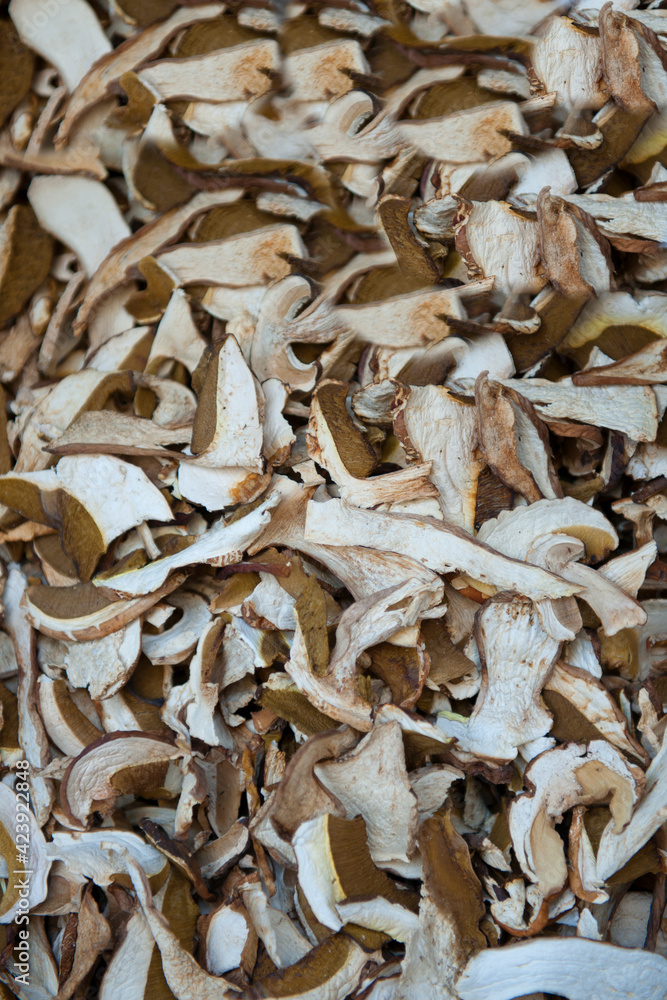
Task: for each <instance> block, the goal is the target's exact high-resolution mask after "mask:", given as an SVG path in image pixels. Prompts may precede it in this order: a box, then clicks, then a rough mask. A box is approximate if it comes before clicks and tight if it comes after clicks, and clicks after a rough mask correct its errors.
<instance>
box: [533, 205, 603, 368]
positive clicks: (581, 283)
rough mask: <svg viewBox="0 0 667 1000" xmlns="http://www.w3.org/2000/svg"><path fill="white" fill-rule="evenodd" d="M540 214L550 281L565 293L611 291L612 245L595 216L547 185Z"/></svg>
mask: <svg viewBox="0 0 667 1000" xmlns="http://www.w3.org/2000/svg"><path fill="white" fill-rule="evenodd" d="M537 217H538V224H539V227H540V256H541V259H542V264H543V266H544V269H545V273H546V277H547V279H548V280H549V281H550V282H551V284H552V285H553V286H554V287H555V288H557V289H558V291H559V292H561V293H562V294H563V295H584V296H587V295H590V294H591V293H592V292H595V294H597V295H599V294H601V293H603V292H608V291H609V287H610V279H611V258H610V253H609V246H608V244H607V243H606V241H605V240H604V239H603V238H602V236H601V235H600V233H599V231H598V229H597V227H596V225H595V223H594V221H593V219H592V217H591V216H590V215H589V214H588V213H587V212H585V211H583V209H581V208H578V207H577V206H576V205H571V204H569V203H568V202H567V201H565V200H564V199H563V198H559V197H557V196H554V195H552V194H551V193H550V191H548V190H546V189H543V190H542V191H541V192H540V194H539V196H538V198H537ZM575 384H576V383H575Z"/></svg>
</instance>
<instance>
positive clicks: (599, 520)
mask: <svg viewBox="0 0 667 1000" xmlns="http://www.w3.org/2000/svg"><path fill="white" fill-rule="evenodd" d="M547 534H555V535H561V534H563V535H570V536H572V537H574V538H579V539H580V540H581V541H582V542H583V543H584V544H585V546H586V555H587V557H588V558H589V559H601V558H602V557H603V556H605V555H606V554H607V553H608V552H609V551H610V550H611V549H615V548H616V546H617V545H618V535H617V534H616V531H615V530H614V528H613V526H612V524H611V523H610V521H608V520H607V518H606V517H605V516H604V514H602V513H600V511H597V510H594V509H593V508H592V507H589V506H588V505H587V504H585V503H582V502H581V500H575V498H574V497H565V498H563V499H560V500H538V501H537V502H536V503H531V504H530V506H528V507H517V508H515V509H514V510H512V511H502V512H501V513H500V514H499V516H498V517H497V518H494V519H493V520H489V521H485V522H484V524H483V525H482V526H481V527H480V529H479V532H478V534H477V537H478V539H479V540H480V541H483V542H486V543H487V544H488V545H491V546H493V547H494V548H496V549H497V550H498V551H499V552H504V553H506V555H508V556H511V557H512V558H513V559H526V558H527V557H528V553H529V551H530V548H531V545H533V543H534V542H535V541H536V540H537V539H538V538H539V537H540V536H542V535H547Z"/></svg>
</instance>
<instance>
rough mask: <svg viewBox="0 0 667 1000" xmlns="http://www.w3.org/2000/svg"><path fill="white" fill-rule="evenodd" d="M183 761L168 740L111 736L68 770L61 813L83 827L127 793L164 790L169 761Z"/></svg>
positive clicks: (138, 735)
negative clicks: (93, 813) (96, 812)
mask: <svg viewBox="0 0 667 1000" xmlns="http://www.w3.org/2000/svg"><path fill="white" fill-rule="evenodd" d="M179 757H183V750H181V749H179V748H178V747H176V746H175V745H174V743H173V741H172V740H171V739H170V737H169V736H162V735H159V736H158V735H157V734H152V735H149V734H146V733H142V732H134V733H132V732H131V733H110V734H109V735H107V736H102V737H100V739H98V740H96V741H95V742H94V743H91V744H90V746H88V747H87V748H86V749H85V750H84V751H83V753H81V754H79V756H78V757H76V758H75V759H74V760H73V761H72V762H71V763H70V765H69V766H68V768H67V771H66V772H65V776H64V778H63V781H62V784H61V789H60V797H61V805H62V808H63V812H64V813H65V815H66V816H67V817H68V818H69V820H70V821H71V822H72V823H74V824H77V823H78V824H85V822H86V820H87V819H88V817H89V816H90V814H91V812H93V811H95V809H101V808H102V809H108V808H109V806H111V808H113V803H114V802H115V800H116V798H117V797H118V795H120V794H123V793H124V792H125V790H126V789H132V790H134V791H135V792H136V791H138V790H139V789H140V790H141V792H140V794H143V795H146V794H147V793H150V792H154V793H156V797H161V796H160V795H159V791H160V789H162V788H163V785H164V781H165V779H166V778H167V771H168V769H169V765H170V762H171V761H175V760H178V758H179Z"/></svg>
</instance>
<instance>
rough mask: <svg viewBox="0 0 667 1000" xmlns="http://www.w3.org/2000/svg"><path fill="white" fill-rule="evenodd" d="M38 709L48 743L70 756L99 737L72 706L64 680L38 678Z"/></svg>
mask: <svg viewBox="0 0 667 1000" xmlns="http://www.w3.org/2000/svg"><path fill="white" fill-rule="evenodd" d="M39 710H40V714H41V716H42V720H43V722H44V728H45V729H46V732H47V734H48V736H49V739H50V740H51V742H52V743H54V744H55V745H56V746H57V747H58V749H59V750H62V752H63V753H64V754H67V755H69V756H71V757H76V756H77V754H80V753H81V751H82V750H85V748H86V747H87V746H88V745H89V744H90V743H92V742H93V741H94V740H96V739H97V738H98V736H101V732H100V730H99V729H98V728H96V727H95V726H94V725H93V724H92V723H91V722H90V721H89V720H88V719H87V718H86V716H85V715H84V714H83V712H80V711H79V709H78V708H77V706H76V705H75V704H74V702H73V701H72V699H71V698H70V696H69V692H68V691H67V685H66V683H65V681H63V680H51V678H50V677H45V676H42V677H40V679H39Z"/></svg>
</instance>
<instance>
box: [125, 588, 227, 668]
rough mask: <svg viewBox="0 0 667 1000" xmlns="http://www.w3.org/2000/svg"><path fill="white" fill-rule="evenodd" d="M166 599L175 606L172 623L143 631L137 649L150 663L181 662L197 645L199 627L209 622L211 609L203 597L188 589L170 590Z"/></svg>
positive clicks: (201, 627)
mask: <svg viewBox="0 0 667 1000" xmlns="http://www.w3.org/2000/svg"><path fill="white" fill-rule="evenodd" d="M167 603H168V604H169V605H171V606H172V607H173V608H179V609H180V610H181V612H182V615H181V617H180V618H179V620H178V621H177V622H176V624H175V625H171V626H167V627H166V628H165V629H164V630H163V631H162V632H157V633H155V634H149V633H147V632H146V631H144V634H143V636H142V638H141V651H142V652H143V653H145V654H146V656H147V657H148V659H149V660H150V661H151V663H155V664H165V663H166V664H171V663H182V662H183V661H184V660H186V659H187V658H188V656H189V655H190V653H192V652H193V651H194V649H195V646H196V645H197V642H198V640H199V636H200V634H201V631H202V629H203V628H204V627H205V626H206V625H207V624H208V623H209V622H210V620H211V612H210V611H209V610H208V606H207V604H206V601H205V600H204V598H203V597H200V596H199V594H194V593H191V592H189V591H179V592H177V593H176V594H172V595H171V597H170V598H169V599H168V601H167Z"/></svg>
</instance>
